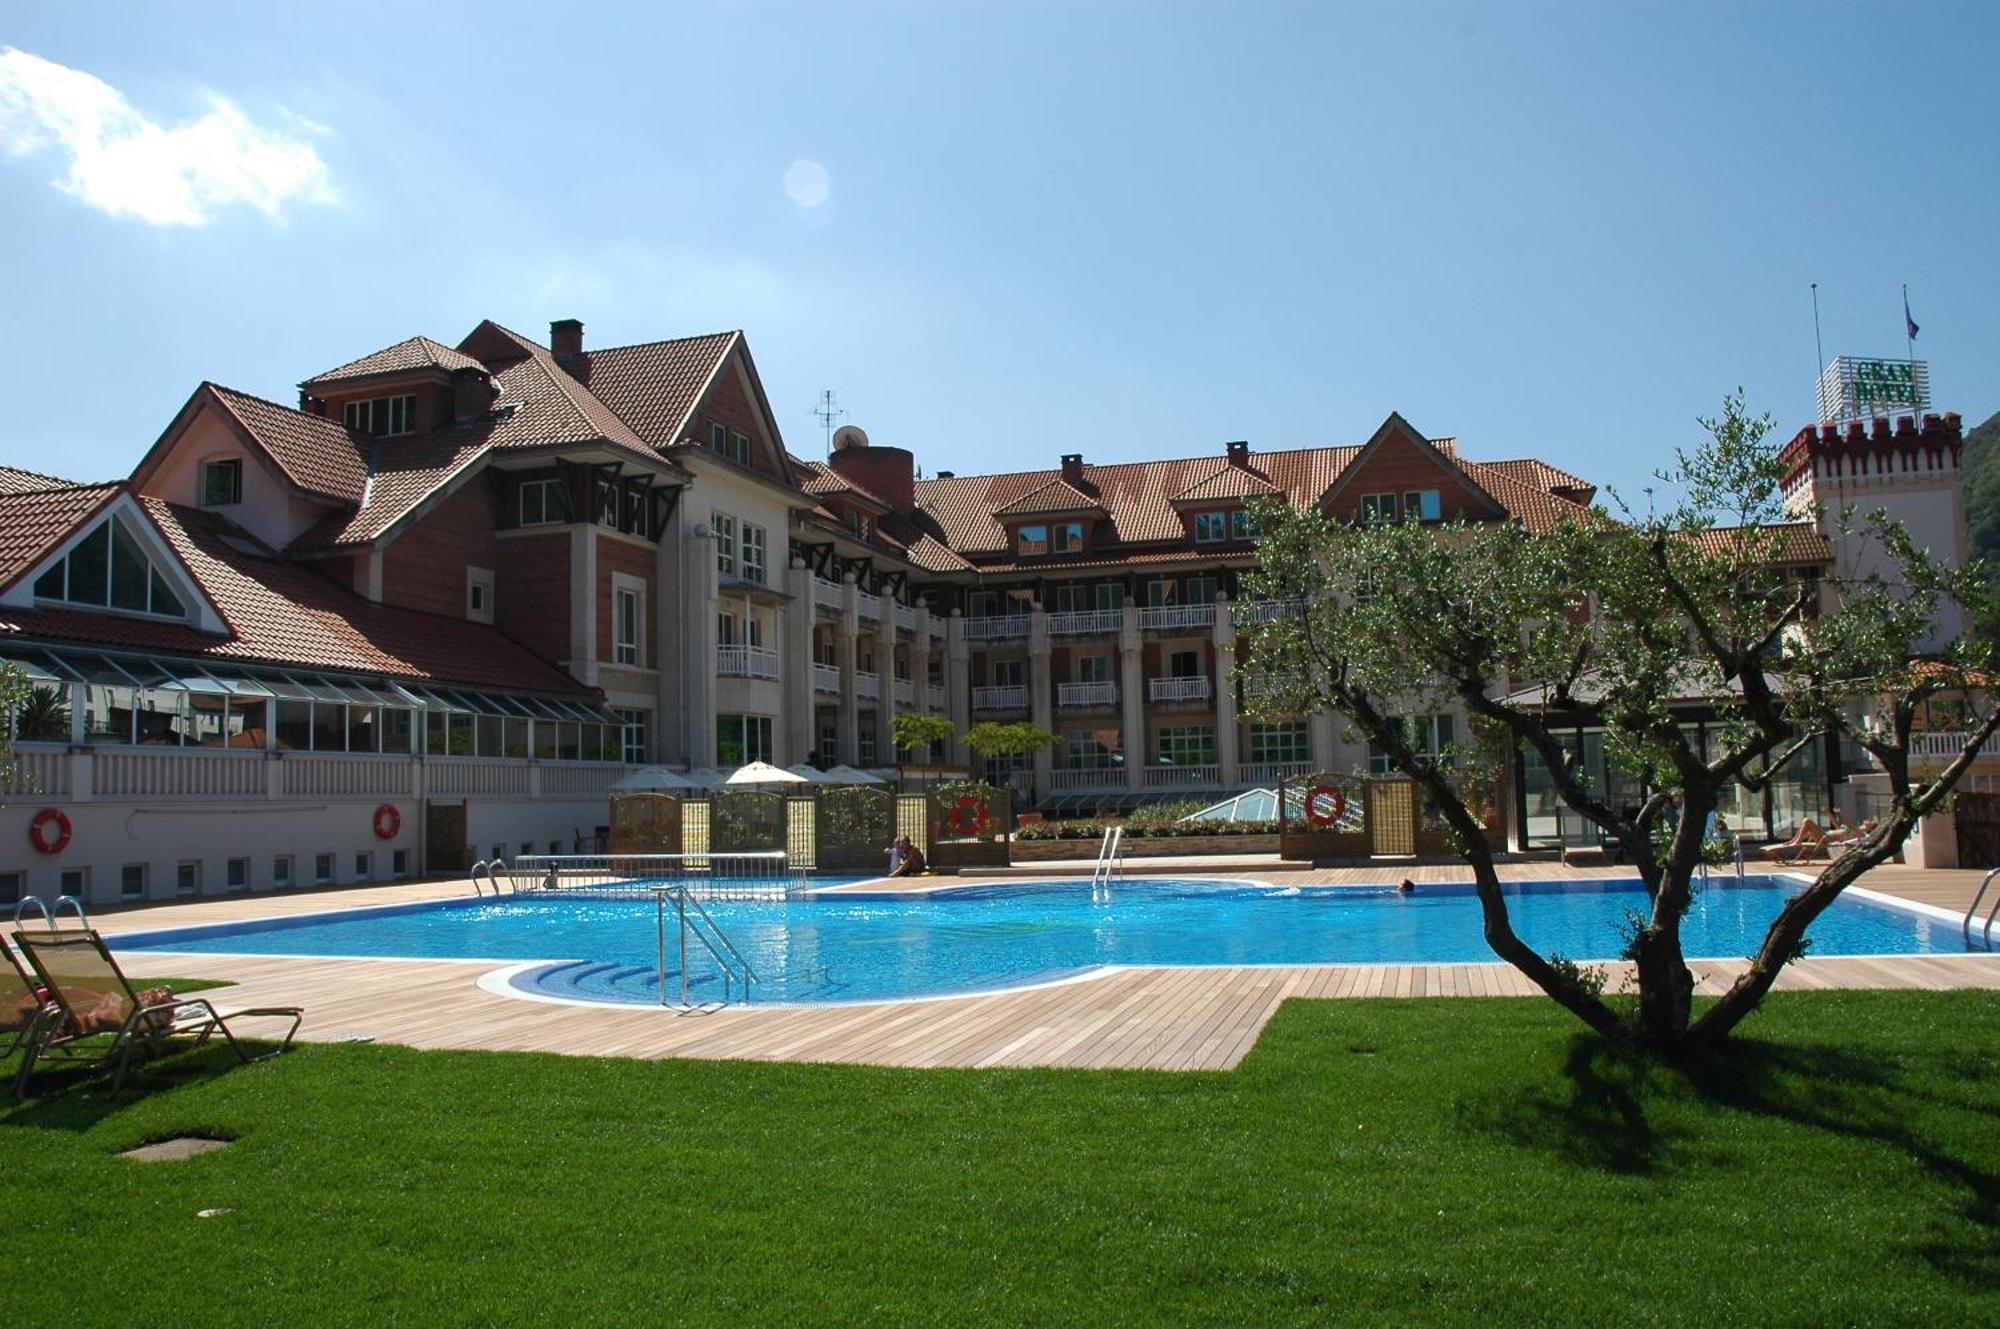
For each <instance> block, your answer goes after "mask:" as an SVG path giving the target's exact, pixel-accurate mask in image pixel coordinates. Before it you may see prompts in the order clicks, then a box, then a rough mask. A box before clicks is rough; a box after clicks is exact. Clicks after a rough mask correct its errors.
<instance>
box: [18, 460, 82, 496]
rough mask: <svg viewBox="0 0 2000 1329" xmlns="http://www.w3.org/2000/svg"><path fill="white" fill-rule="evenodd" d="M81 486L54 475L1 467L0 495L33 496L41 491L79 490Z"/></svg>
mask: <svg viewBox="0 0 2000 1329" xmlns="http://www.w3.org/2000/svg"><path fill="white" fill-rule="evenodd" d="M80 487H81V485H80V484H79V482H77V481H75V480H59V479H57V478H56V477H55V476H53V475H43V474H42V473H41V472H39V471H24V470H22V469H21V468H20V467H18V466H0V494H31V493H34V492H35V491H36V490H39V489H77V488H80Z"/></svg>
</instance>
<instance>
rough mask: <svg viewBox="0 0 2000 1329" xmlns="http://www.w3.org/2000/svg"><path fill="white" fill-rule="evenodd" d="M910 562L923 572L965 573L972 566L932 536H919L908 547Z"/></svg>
mask: <svg viewBox="0 0 2000 1329" xmlns="http://www.w3.org/2000/svg"><path fill="white" fill-rule="evenodd" d="M908 555H909V559H910V562H912V563H914V564H915V565H916V566H918V567H920V568H922V569H923V570H924V571H925V572H965V571H968V570H970V569H971V567H972V564H970V563H968V562H966V561H965V560H964V559H963V558H961V557H959V556H958V554H956V553H954V552H953V551H952V549H951V548H950V547H949V546H948V545H946V544H945V543H944V542H943V541H942V540H939V539H938V538H937V537H936V536H934V535H928V534H926V535H920V536H918V537H917V538H916V539H915V540H912V541H911V542H910V544H909V546H908Z"/></svg>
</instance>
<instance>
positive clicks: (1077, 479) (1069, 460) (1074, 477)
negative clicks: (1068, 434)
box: [1062, 452, 1083, 489]
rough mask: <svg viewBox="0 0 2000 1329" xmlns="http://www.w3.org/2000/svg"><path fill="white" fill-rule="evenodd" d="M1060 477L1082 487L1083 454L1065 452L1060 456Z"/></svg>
mask: <svg viewBox="0 0 2000 1329" xmlns="http://www.w3.org/2000/svg"><path fill="white" fill-rule="evenodd" d="M1062 478H1063V479H1064V480H1066V481H1068V482H1069V483H1070V484H1072V485H1075V486H1076V487H1077V488H1079V489H1081V488H1082V487H1083V454H1082V453H1081V452H1065V453H1064V454H1063V458H1062Z"/></svg>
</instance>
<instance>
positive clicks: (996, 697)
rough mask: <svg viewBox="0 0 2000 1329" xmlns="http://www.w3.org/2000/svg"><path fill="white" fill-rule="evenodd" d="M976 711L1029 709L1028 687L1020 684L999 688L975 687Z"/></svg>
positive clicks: (974, 705)
mask: <svg viewBox="0 0 2000 1329" xmlns="http://www.w3.org/2000/svg"><path fill="white" fill-rule="evenodd" d="M972 709H973V710H975V711H1024V710H1026V709H1028V689H1027V688H1025V687H1022V686H1021V685H1019V684H1014V685H1012V686H1009V687H998V688H974V689H973V690H972Z"/></svg>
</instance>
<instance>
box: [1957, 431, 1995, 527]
mask: <svg viewBox="0 0 2000 1329" xmlns="http://www.w3.org/2000/svg"><path fill="white" fill-rule="evenodd" d="M1962 465H1963V466H1964V467H1965V526H1966V534H1967V536H1968V537H1969V538H1970V539H1971V541H1972V553H1973V554H1974V556H1976V557H1979V558H1995V557H2000V413H1996V414H1995V415H1993V416H1992V417H1991V418H1990V419H1988V420H1987V421H1986V423H1985V424H1983V425H1980V426H1978V427H1977V428H1975V429H1971V430H1968V431H1967V432H1966V435H1965V454H1964V457H1963V460H1962Z"/></svg>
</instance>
